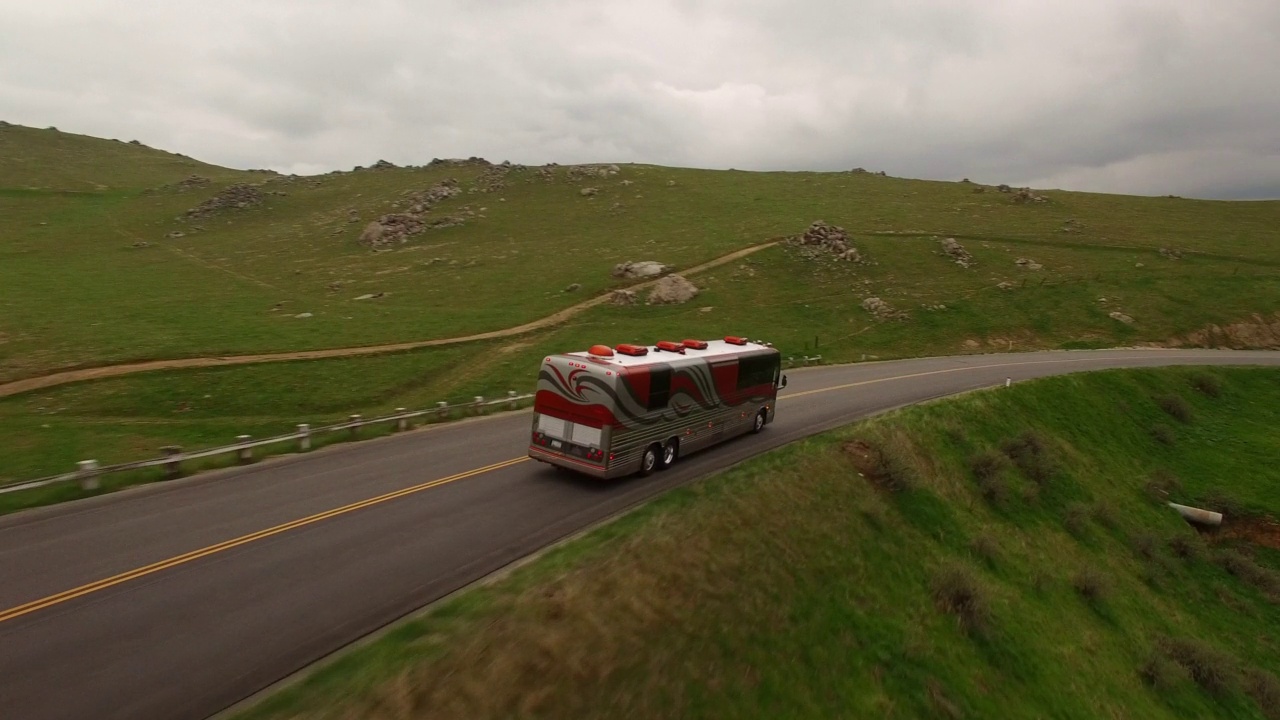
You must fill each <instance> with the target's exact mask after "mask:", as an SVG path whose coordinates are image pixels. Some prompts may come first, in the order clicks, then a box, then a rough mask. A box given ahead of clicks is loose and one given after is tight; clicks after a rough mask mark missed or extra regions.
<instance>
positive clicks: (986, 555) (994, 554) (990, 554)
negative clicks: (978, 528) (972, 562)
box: [969, 533, 1000, 565]
mask: <svg viewBox="0 0 1280 720" xmlns="http://www.w3.org/2000/svg"><path fill="white" fill-rule="evenodd" d="M969 549H970V550H971V551H973V554H974V555H977V556H978V557H980V558H982V561H983V562H985V563H987V564H988V565H995V564H996V560H998V559H999V558H1000V543H998V542H996V539H995V538H994V537H992V536H991V535H988V534H987V533H983V534H981V535H978V536H976V537H975V538H973V539H972V540H970V541H969Z"/></svg>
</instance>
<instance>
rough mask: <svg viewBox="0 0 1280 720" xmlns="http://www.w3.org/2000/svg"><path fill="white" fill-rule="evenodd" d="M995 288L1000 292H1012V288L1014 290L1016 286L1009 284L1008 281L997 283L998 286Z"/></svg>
mask: <svg viewBox="0 0 1280 720" xmlns="http://www.w3.org/2000/svg"><path fill="white" fill-rule="evenodd" d="M996 287H998V288H1000V289H1001V290H1012V289H1014V288H1015V287H1017V286H1016V285H1014V284H1013V283H1011V282H1009V281H1008V280H1005V281H1004V282H1002V283H999V284H998V285H996Z"/></svg>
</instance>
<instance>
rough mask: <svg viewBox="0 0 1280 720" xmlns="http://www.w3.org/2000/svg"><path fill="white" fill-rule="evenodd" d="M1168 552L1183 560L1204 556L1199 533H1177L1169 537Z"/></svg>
mask: <svg viewBox="0 0 1280 720" xmlns="http://www.w3.org/2000/svg"><path fill="white" fill-rule="evenodd" d="M1169 552H1172V553H1173V554H1174V555H1175V556H1177V557H1180V558H1182V559H1183V560H1199V559H1200V558H1201V557H1203V556H1204V543H1203V542H1202V541H1201V540H1200V536H1199V535H1189V534H1185V533H1179V534H1178V535H1174V536H1173V537H1171V538H1169Z"/></svg>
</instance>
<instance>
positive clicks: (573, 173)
mask: <svg viewBox="0 0 1280 720" xmlns="http://www.w3.org/2000/svg"><path fill="white" fill-rule="evenodd" d="M619 172H621V171H620V170H619V169H618V166H617V165H574V166H572V167H570V168H569V169H568V170H567V171H565V179H567V180H568V181H569V182H579V181H581V180H585V179H587V178H610V177H613V176H614V175H617V174H618V173H619Z"/></svg>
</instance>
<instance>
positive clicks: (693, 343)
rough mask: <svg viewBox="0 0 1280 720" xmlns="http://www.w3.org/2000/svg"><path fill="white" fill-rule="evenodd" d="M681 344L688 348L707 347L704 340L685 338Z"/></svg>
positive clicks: (704, 348)
mask: <svg viewBox="0 0 1280 720" xmlns="http://www.w3.org/2000/svg"><path fill="white" fill-rule="evenodd" d="M681 344H682V345H684V346H685V347H687V348H689V349H690V350H706V349H707V341H706V340H685V341H684V342H683V343H681Z"/></svg>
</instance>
